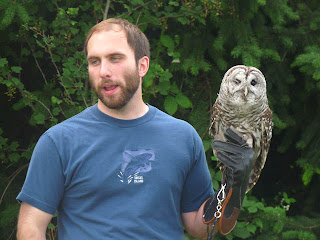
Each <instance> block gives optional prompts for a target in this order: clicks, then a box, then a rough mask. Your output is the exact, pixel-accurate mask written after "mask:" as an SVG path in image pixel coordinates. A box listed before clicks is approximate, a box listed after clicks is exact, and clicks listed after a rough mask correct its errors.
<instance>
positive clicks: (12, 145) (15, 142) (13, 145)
mask: <svg viewBox="0 0 320 240" xmlns="http://www.w3.org/2000/svg"><path fill="white" fill-rule="evenodd" d="M18 147H19V143H18V142H17V141H14V142H12V143H11V144H10V146H9V149H10V150H11V151H16V150H17V148H18Z"/></svg>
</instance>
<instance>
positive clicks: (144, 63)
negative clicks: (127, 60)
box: [138, 56, 149, 77]
mask: <svg viewBox="0 0 320 240" xmlns="http://www.w3.org/2000/svg"><path fill="white" fill-rule="evenodd" d="M138 65H139V76H140V77H144V76H145V75H146V74H147V72H148V70H149V58H148V57H147V56H144V57H142V58H140V60H139V64H138Z"/></svg>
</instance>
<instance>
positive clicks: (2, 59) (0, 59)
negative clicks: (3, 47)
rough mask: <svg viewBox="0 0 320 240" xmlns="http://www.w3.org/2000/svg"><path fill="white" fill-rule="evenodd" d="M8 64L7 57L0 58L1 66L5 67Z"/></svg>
mask: <svg viewBox="0 0 320 240" xmlns="http://www.w3.org/2000/svg"><path fill="white" fill-rule="evenodd" d="M6 64H8V61H7V59H6V58H0V67H3V66H4V65H6Z"/></svg>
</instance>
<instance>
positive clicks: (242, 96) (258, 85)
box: [219, 65, 267, 105]
mask: <svg viewBox="0 0 320 240" xmlns="http://www.w3.org/2000/svg"><path fill="white" fill-rule="evenodd" d="M219 98H223V99H224V100H225V101H227V102H228V103H230V104H232V105H255V104H259V103H261V102H266V101H267V95H266V80H265V77H264V76H263V74H262V72H261V71H260V70H259V69H257V68H255V67H247V66H244V65H237V66H234V67H232V68H230V69H229V70H228V71H227V72H226V73H225V75H224V77H223V80H222V83H221V86H220V92H219Z"/></svg>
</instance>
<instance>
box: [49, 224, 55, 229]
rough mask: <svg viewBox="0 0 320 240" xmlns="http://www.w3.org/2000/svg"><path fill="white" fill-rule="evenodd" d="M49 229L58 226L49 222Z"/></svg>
mask: <svg viewBox="0 0 320 240" xmlns="http://www.w3.org/2000/svg"><path fill="white" fill-rule="evenodd" d="M48 229H52V230H54V229H56V227H55V225H54V224H52V223H49V224H48Z"/></svg>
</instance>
